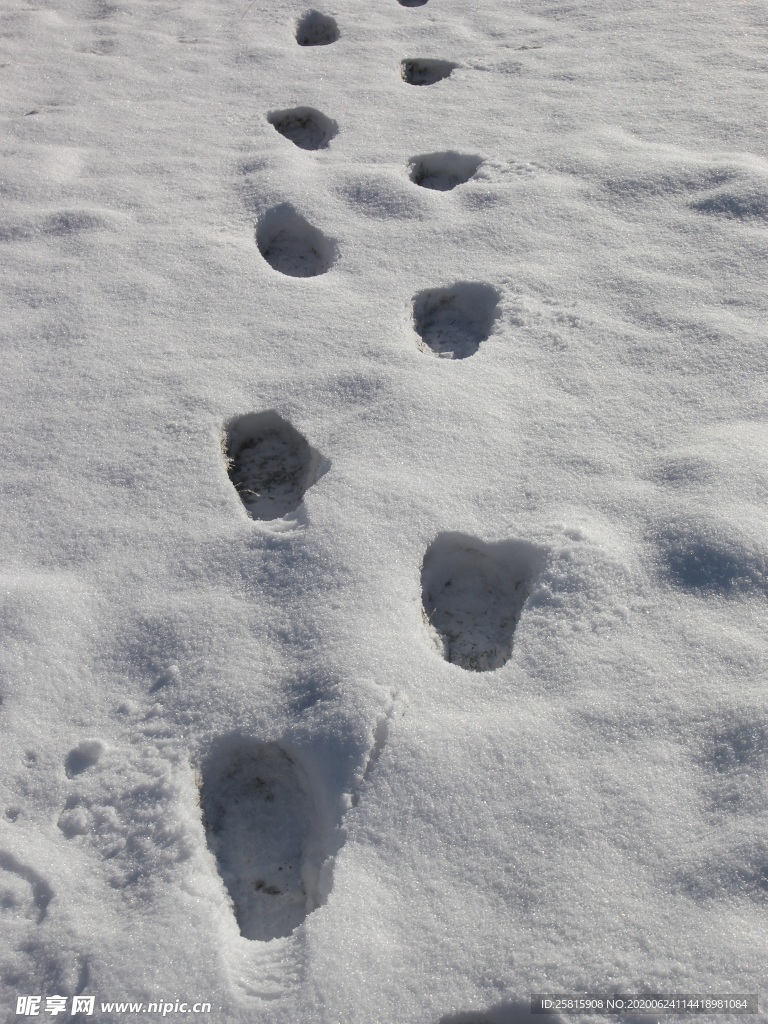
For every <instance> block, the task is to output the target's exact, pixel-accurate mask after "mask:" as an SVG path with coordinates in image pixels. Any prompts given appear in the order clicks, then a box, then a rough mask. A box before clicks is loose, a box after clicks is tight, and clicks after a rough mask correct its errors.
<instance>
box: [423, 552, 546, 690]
mask: <svg viewBox="0 0 768 1024" xmlns="http://www.w3.org/2000/svg"><path fill="white" fill-rule="evenodd" d="M540 559H541V552H539V551H538V550H537V549H536V548H534V546H533V545H531V544H527V543H525V542H524V541H506V542H500V543H497V544H485V543H484V542H483V541H481V540H479V539H478V538H476V537H470V536H467V535H466V534H461V533H446V534H441V535H440V536H438V537H437V538H436V539H435V540H434V541H433V543H432V544H431V545H430V547H429V550H428V551H427V553H426V556H425V557H424V563H423V565H422V569H421V585H422V605H423V612H422V614H423V618H424V621H425V622H426V624H427V628H428V630H429V633H430V635H431V637H432V640H433V642H434V643H435V646H436V647H437V648H438V650H439V651H440V652H441V653H442V655H443V657H444V658H445V660H446V661H449V662H451V664H453V665H459V666H460V667H461V668H464V669H468V670H469V671H472V672H489V671H492V670H493V669H496V668H500V667H501V666H502V665H503V664H505V662H507V661H508V660H509V658H510V657H511V655H512V641H513V637H514V633H515V629H516V627H517V623H518V621H519V619H520V615H521V613H522V610H523V605H524V604H525V602H526V600H527V598H528V594H529V591H530V586H531V580H532V578H533V575H534V570H535V568H536V563H537V562H538V561H540Z"/></svg>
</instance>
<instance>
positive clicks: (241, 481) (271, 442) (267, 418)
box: [224, 411, 329, 522]
mask: <svg viewBox="0 0 768 1024" xmlns="http://www.w3.org/2000/svg"><path fill="white" fill-rule="evenodd" d="M224 457H225V459H226V462H227V469H228V472H229V479H230V480H231V481H232V483H233V484H234V487H235V490H236V491H237V493H238V494H239V495H240V499H241V501H242V503H243V505H244V506H245V509H246V511H247V512H248V515H249V516H250V517H251V518H252V519H261V520H263V521H267V522H268V521H271V520H273V519H279V518H281V517H282V516H286V515H288V513H289V512H293V511H294V510H295V509H297V508H298V507H299V505H300V504H301V502H302V501H303V499H304V494H305V493H306V491H307V490H308V489H309V488H310V487H311V486H312V485H313V484H314V483H316V481H317V480H318V478H319V477H320V476H321V474H322V473H324V472H325V470H326V469H327V468H328V465H329V463H328V460H327V459H325V458H324V457H323V456H322V455H321V454H320V453H319V452H318V451H316V450H315V449H314V448H312V446H311V445H310V444H309V443H308V442H307V439H306V438H305V437H303V435H302V434H300V433H299V432H298V430H296V429H295V427H292V426H291V424H290V423H288V422H287V421H286V420H284V419H283V418H282V417H281V416H279V415H278V414H277V413H276V412H273V411H269V412H261V413H250V414H248V415H246V416H239V417H238V418H237V419H234V420H232V421H231V422H230V423H228V424H227V428H226V432H225V436H224Z"/></svg>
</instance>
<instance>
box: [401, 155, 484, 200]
mask: <svg viewBox="0 0 768 1024" xmlns="http://www.w3.org/2000/svg"><path fill="white" fill-rule="evenodd" d="M482 162H483V161H482V159H481V158H480V157H479V156H469V155H466V154H462V153H456V152H454V151H453V150H449V151H447V152H445V153H425V154H424V155H423V156H414V157H411V159H410V161H409V167H410V175H409V176H410V179H411V181H412V182H414V184H416V185H421V187H422V188H432V189H436V190H437V191H438V192H450V190H451V189H452V188H456V186H457V185H463V184H464V182H466V181H469V179H470V178H471V177H472V176H473V175H474V174H475V173H476V172H477V169H478V168H479V167H480V164H481V163H482Z"/></svg>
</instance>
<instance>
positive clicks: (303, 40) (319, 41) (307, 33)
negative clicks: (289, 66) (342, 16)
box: [296, 11, 339, 46]
mask: <svg viewBox="0 0 768 1024" xmlns="http://www.w3.org/2000/svg"><path fill="white" fill-rule="evenodd" d="M338 38H339V27H338V25H337V24H336V21H335V19H334V18H332V17H331V16H330V14H321V13H320V12H319V11H307V12H306V13H305V14H303V15H302V16H301V18H300V19H299V21H298V24H297V25H296V42H297V43H298V44H299V46H328V45H329V44H330V43H335V42H336V40H337V39H338Z"/></svg>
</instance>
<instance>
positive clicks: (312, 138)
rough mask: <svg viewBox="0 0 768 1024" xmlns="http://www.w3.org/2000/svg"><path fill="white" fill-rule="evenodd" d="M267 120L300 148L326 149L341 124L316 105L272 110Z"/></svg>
mask: <svg viewBox="0 0 768 1024" xmlns="http://www.w3.org/2000/svg"><path fill="white" fill-rule="evenodd" d="M267 121H269V123H270V124H271V125H272V126H273V127H274V128H275V129H276V131H278V132H280V134H281V135H283V136H284V137H285V138H286V139H289V140H290V141H291V142H292V143H293V144H294V146H298V147H299V149H325V148H326V147H327V146H328V143H329V142H330V141H331V139H332V138H333V137H334V135H336V133H337V132H338V130H339V126H338V124H337V123H336V122H335V121H332V120H331V118H330V117H326V116H325V114H321V113H320V111H319V110H315V109H314V107H292V108H291V109H289V110H271V111H270V112H269V113H268V114H267Z"/></svg>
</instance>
